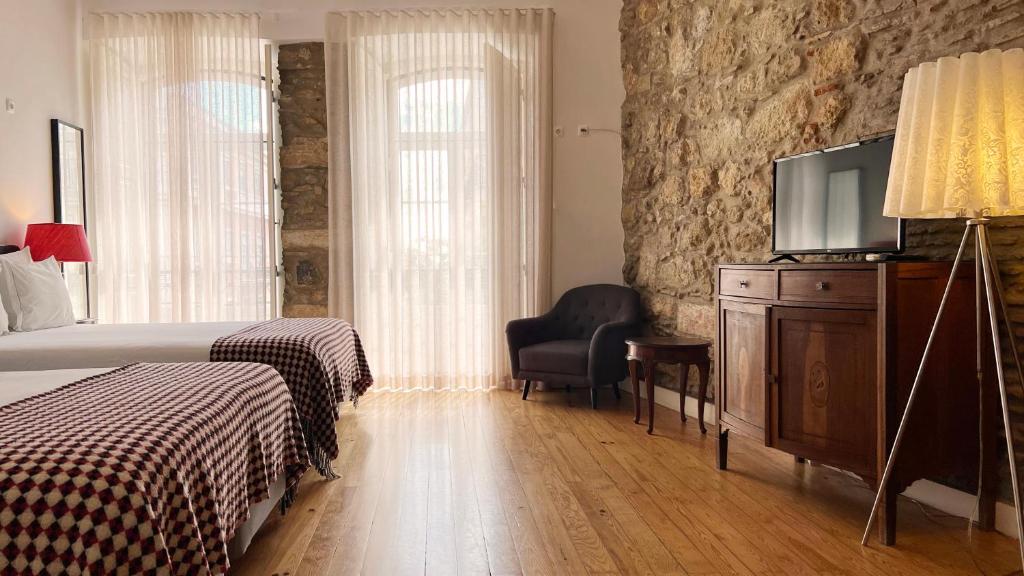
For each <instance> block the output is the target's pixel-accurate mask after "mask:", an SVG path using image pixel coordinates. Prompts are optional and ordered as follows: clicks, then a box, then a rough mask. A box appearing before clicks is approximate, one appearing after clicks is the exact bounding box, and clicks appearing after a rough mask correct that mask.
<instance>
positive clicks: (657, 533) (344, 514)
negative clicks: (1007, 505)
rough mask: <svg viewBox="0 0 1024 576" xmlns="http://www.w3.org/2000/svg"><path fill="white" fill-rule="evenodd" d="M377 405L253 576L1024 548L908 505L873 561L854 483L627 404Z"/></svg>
mask: <svg viewBox="0 0 1024 576" xmlns="http://www.w3.org/2000/svg"><path fill="white" fill-rule="evenodd" d="M606 395H607V398H605V395H602V400H604V402H605V405H604V407H603V408H602V409H600V410H598V411H594V410H591V409H590V407H589V405H588V404H589V400H588V398H587V397H586V396H584V395H583V394H582V393H581V394H579V395H573V397H571V398H568V397H567V395H566V394H565V392H562V391H557V390H555V391H549V392H536V393H533V394H531V396H530V399H529V400H528V401H526V402H524V401H522V400H521V399H520V398H519V394H518V393H516V392H504V391H502V392H491V393H482V392H476V393H474V392H436V393H429V392H412V393H373V394H370V395H368V397H366V398H365V399H364V401H363V402H362V404H360V406H359V408H358V410H355V411H353V410H352V408H351V407H347V408H346V409H345V411H344V414H343V415H342V419H341V421H340V423H339V429H340V431H341V438H342V442H343V443H342V454H341V457H340V458H339V460H338V461H337V462H336V464H335V468H336V469H337V470H338V471H339V472H340V474H341V478H340V479H339V480H335V481H333V482H327V481H323V480H321V479H319V477H317V476H315V474H308V475H307V476H306V478H305V479H304V480H303V485H302V487H301V490H300V493H299V496H298V499H297V501H296V503H295V505H294V507H293V508H292V509H291V510H290V511H289V513H288V515H287V516H285V517H283V518H279V517H276V515H275V517H274V518H273V519H271V520H270V521H269V522H268V523H267V524H266V525H265V526H264V527H263V529H262V530H261V531H260V533H259V535H258V536H257V537H256V540H254V542H253V544H252V546H251V548H250V550H249V552H248V553H247V554H246V556H245V557H244V558H243V559H242V560H241V561H240V562H238V563H237V564H236V566H235V570H234V571H233V573H237V574H277V575H279V576H293V575H296V574H428V575H446V574H520V573H522V574H634V573H635V574H659V575H660V574H786V575H794V574H851V575H853V574H857V575H860V574H922V575H924V574H929V575H931V574H947V573H948V574H979V573H982V574H990V575H1003V574H1009V573H1012V572H1013V571H1014V570H1015V569H1016V568H1017V566H1016V564H1015V561H1016V558H1017V556H1016V542H1015V541H1013V540H1010V539H1008V538H1006V537H1003V536H1000V535H998V534H994V533H980V532H978V531H976V530H975V531H974V532H973V533H972V534H971V536H970V537H969V536H968V532H967V528H966V523H965V521H963V520H961V519H955V518H950V517H946V516H942V515H941V514H940V513H938V512H936V511H934V510H926V509H924V508H922V507H920V506H918V505H917V504H916V503H914V502H911V501H909V500H904V501H902V502H901V503H900V514H901V517H900V532H899V533H898V542H897V545H896V546H895V547H892V548H886V547H881V546H879V545H878V544H877V543H876V542H874V541H873V542H872V544H871V546H870V547H868V548H862V547H861V546H860V542H859V540H860V534H861V530H862V528H863V523H864V521H865V520H866V518H867V514H868V510H869V508H870V504H871V498H872V496H873V495H872V494H871V493H870V492H869V491H868V489H867V488H866V487H865V486H864V485H863V484H861V483H859V482H858V481H856V480H854V479H852V478H849V477H848V476H846V475H844V474H841V473H837V472H835V471H832V470H829V469H827V468H822V467H818V466H812V465H801V464H797V463H795V462H794V461H793V459H792V457H789V456H786V455H784V454H780V453H778V452H773V451H770V450H768V449H766V448H764V447H763V446H758V445H756V443H753V442H748V441H744V440H740V439H738V438H737V439H734V440H733V441H732V442H731V446H730V448H731V454H730V461H729V463H730V467H731V469H730V470H729V471H728V472H720V471H718V470H717V469H716V467H715V446H716V442H715V439H714V435H713V434H711V433H709V435H708V436H706V437H704V436H701V434H700V432H699V430H698V429H697V425H696V422H695V421H694V419H691V420H690V421H689V422H688V423H687V424H686V425H685V426H683V425H680V423H679V422H678V415H677V413H675V412H670V411H668V410H664V409H661V408H660V407H659V412H658V415H657V421H656V422H657V427H656V429H655V435H654V436H648V435H647V434H645V433H644V432H645V429H646V427H645V426H639V425H635V424H633V422H632V417H631V413H630V411H631V399H630V396H629V395H625V396H624V397H623V399H622V401H620V402H619V403H618V404H616V403H615V402H614V400H613V399H612V398H611V394H610V392H608V393H606Z"/></svg>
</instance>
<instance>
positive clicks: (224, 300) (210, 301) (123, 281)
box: [88, 13, 272, 322]
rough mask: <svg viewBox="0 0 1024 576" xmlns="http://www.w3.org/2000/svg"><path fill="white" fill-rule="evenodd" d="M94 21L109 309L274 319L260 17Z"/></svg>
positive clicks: (104, 294) (97, 217)
mask: <svg viewBox="0 0 1024 576" xmlns="http://www.w3.org/2000/svg"><path fill="white" fill-rule="evenodd" d="M88 34H89V63H90V66H89V69H90V78H89V80H90V91H91V98H92V106H91V108H92V110H93V117H92V142H93V151H94V154H93V162H94V172H95V176H94V183H93V186H92V187H91V195H92V198H93V203H94V205H95V214H94V217H93V221H94V224H95V225H94V226H93V227H92V228H91V231H92V232H93V238H94V241H95V244H96V259H95V260H96V266H95V267H96V275H97V281H98V304H99V306H98V313H99V318H100V319H101V320H102V321H108V322H168V321H205V320H243V319H244V320H259V319H263V318H266V317H267V316H268V315H269V314H270V298H271V292H270V291H271V289H272V275H271V274H272V267H271V263H270V262H271V258H270V256H269V255H268V253H267V240H268V231H269V227H270V210H269V202H268V196H267V192H266V185H265V182H264V177H265V176H264V172H263V170H264V160H265V159H264V155H265V150H264V146H263V144H262V140H263V137H264V131H263V116H262V111H261V110H262V109H261V105H260V101H261V97H262V84H261V77H260V74H261V69H260V50H261V49H260V38H259V19H258V17H256V16H251V15H228V14H195V13H160V14H93V15H90V16H89V21H88Z"/></svg>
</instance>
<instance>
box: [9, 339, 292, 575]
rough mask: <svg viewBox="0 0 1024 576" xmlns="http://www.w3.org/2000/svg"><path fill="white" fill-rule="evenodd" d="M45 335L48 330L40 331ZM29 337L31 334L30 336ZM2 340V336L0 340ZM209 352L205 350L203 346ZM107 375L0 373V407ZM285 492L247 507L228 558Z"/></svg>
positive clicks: (280, 486) (278, 487) (89, 371)
mask: <svg viewBox="0 0 1024 576" xmlns="http://www.w3.org/2000/svg"><path fill="white" fill-rule="evenodd" d="M43 332H49V330H43ZM30 334H31V333H30ZM0 338H6V336H3V337H0ZM207 350H209V346H207ZM108 371H110V368H78V369H70V370H39V371H31V372H0V406H6V405H7V404H11V403H14V402H17V401H18V400H22V399H24V398H28V397H30V396H35V395H36V394H43V393H45V392H49V391H50V390H55V389H57V388H59V387H61V386H64V385H65V384H70V383H72V382H77V381H78V380H81V379H82V378H88V377H90V376H95V375H97V374H102V373H104V372H108ZM284 491H285V479H284V478H281V479H279V480H278V481H277V482H275V483H274V484H273V485H271V486H270V498H269V499H267V500H264V501H262V502H260V503H258V504H255V505H253V506H250V507H249V514H250V516H249V520H247V521H246V522H245V524H242V526H241V527H239V529H238V531H237V532H236V533H235V536H234V537H233V538H232V539H231V541H230V542H229V543H228V557H229V558H231V559H232V560H235V559H238V558H239V557H240V556H241V555H242V554H244V553H245V551H246V549H247V548H248V547H249V544H250V543H251V542H252V539H253V537H254V536H255V535H256V532H257V531H258V530H259V529H260V527H261V526H262V525H263V523H264V522H266V520H267V518H269V517H270V514H271V513H272V512H273V511H274V508H275V507H276V506H277V503H278V502H279V501H280V500H281V497H282V496H283V495H284Z"/></svg>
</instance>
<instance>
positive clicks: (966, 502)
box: [903, 480, 1017, 538]
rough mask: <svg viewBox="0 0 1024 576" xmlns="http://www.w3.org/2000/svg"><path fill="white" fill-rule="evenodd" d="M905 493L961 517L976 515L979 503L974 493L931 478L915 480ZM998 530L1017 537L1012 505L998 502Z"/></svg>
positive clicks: (1015, 519)
mask: <svg viewBox="0 0 1024 576" xmlns="http://www.w3.org/2000/svg"><path fill="white" fill-rule="evenodd" d="M903 495H904V496H906V497H907V498H913V499H914V500H917V501H918V502H920V503H922V504H927V505H928V506H931V507H932V508H935V509H936V510H939V511H942V512H945V513H946V514H952V515H953V516H959V517H961V518H967V517H972V518H973V517H975V516H976V514H975V510H974V506H975V504H976V503H977V497H976V496H975V495H974V494H968V493H967V492H963V491H961V490H957V489H956V488H950V487H949V486H943V485H942V484H938V483H936V482H932V481H930V480H918V481H917V482H914V483H913V484H911V485H910V487H909V488H907V489H906V490H904V491H903ZM996 531H998V532H999V533H1001V534H1005V535H1006V536H1009V537H1010V538H1016V537H1017V514H1016V512H1015V510H1014V509H1013V506H1012V505H1010V504H1006V503H1005V502H996Z"/></svg>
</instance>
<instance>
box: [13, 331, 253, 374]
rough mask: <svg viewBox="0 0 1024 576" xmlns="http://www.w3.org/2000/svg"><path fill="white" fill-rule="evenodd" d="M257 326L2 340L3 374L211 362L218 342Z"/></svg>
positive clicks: (24, 335)
mask: <svg viewBox="0 0 1024 576" xmlns="http://www.w3.org/2000/svg"><path fill="white" fill-rule="evenodd" d="M252 324H253V323H252V322H196V323H189V324H74V325H72V326H64V327H61V328H50V329H48V330H37V331H35V332H12V333H10V334H6V335H4V336H0V372H12V371H23V370H57V369H64V368H111V367H117V366H124V365H125V364H130V363H132V362H205V361H207V360H209V359H210V346H212V345H213V343H214V341H215V340H216V339H217V338H219V337H221V336H227V335H229V334H234V333H235V332H237V331H238V330H241V329H242V328H244V327H246V326H250V325H252Z"/></svg>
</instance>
